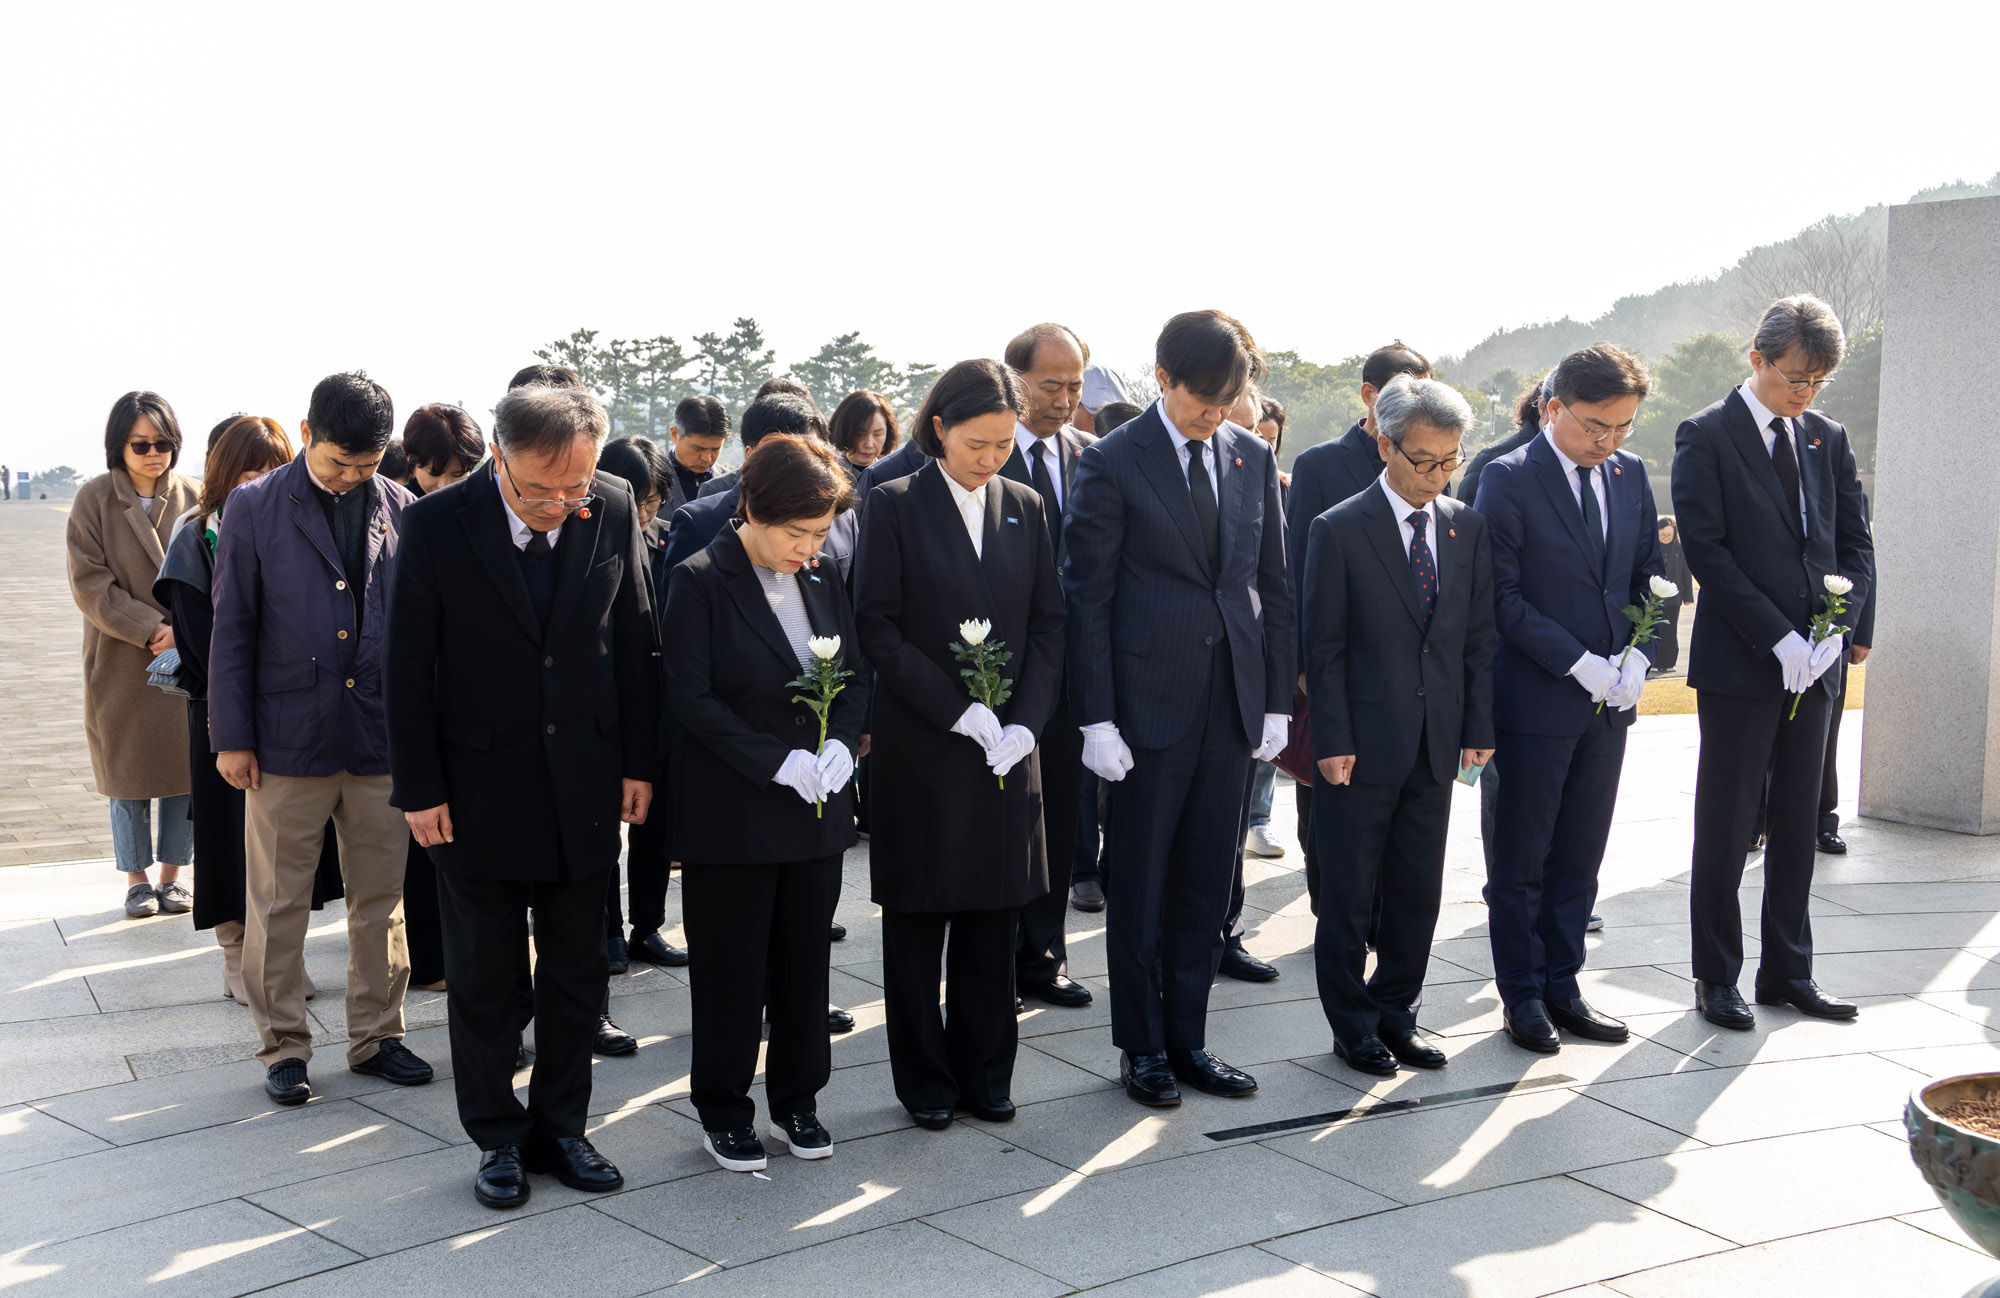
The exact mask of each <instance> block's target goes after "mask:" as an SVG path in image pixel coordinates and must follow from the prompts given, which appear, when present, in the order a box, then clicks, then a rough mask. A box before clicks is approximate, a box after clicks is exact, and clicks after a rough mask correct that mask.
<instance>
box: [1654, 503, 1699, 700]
mask: <svg viewBox="0 0 2000 1298" xmlns="http://www.w3.org/2000/svg"><path fill="white" fill-rule="evenodd" d="M1660 562H1661V564H1663V565H1664V569H1665V571H1664V575H1665V576H1666V579H1667V580H1668V581H1670V582H1672V583H1673V584H1674V585H1675V586H1678V587H1679V588H1680V592H1681V593H1680V594H1679V595H1676V596H1675V597H1674V598H1672V599H1670V600H1666V601H1665V602H1663V603H1662V604H1661V605H1660V613H1661V616H1663V617H1664V618H1665V619H1666V620H1665V621H1664V622H1662V623H1660V638H1659V642H1658V643H1657V644H1655V645H1652V646H1650V648H1652V649H1653V650H1654V652H1653V655H1652V657H1653V667H1652V670H1653V671H1654V672H1670V671H1672V670H1673V669H1674V667H1675V666H1676V665H1677V664H1678V663H1679V662H1680V660H1681V630H1680V628H1681V607H1682V606H1683V605H1685V604H1687V603H1689V602H1690V601H1692V600H1693V599H1694V574H1693V573H1691V572H1689V571H1688V561H1687V556H1686V555H1685V554H1683V553H1681V534H1680V525H1679V524H1677V523H1675V522H1674V516H1673V515H1672V514H1662V515H1660Z"/></svg>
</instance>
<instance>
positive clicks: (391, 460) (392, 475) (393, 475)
mask: <svg viewBox="0 0 2000 1298" xmlns="http://www.w3.org/2000/svg"><path fill="white" fill-rule="evenodd" d="M375 472H376V473H378V474H380V475H381V476H382V477H385V478H387V479H388V480H389V481H391V482H400V483H402V484H403V485H404V486H408V485H409V480H410V457H409V456H407V455H405V454H403V442H402V439H401V438H391V439H390V441H389V444H388V445H387V446H385V447H383V448H382V462H381V463H380V464H378V465H376V466H375Z"/></svg>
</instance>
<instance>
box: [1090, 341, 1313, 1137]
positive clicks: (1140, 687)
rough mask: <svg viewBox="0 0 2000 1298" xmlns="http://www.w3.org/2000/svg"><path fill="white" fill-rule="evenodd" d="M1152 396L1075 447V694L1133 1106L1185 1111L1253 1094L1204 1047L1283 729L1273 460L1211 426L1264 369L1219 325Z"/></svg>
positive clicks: (1282, 625) (1171, 363)
mask: <svg viewBox="0 0 2000 1298" xmlns="http://www.w3.org/2000/svg"><path fill="white" fill-rule="evenodd" d="M1154 357H1155V362H1156V365H1155V369H1154V374H1155V377H1156V378H1157V379H1158V381H1159V385H1160V392H1161V396H1160V400H1159V401H1158V402H1157V403H1155V404H1154V405H1153V407H1152V408H1151V409H1149V410H1148V411H1147V412H1146V413H1145V414H1143V415H1140V416H1139V417H1138V418H1137V419H1134V420H1133V421H1132V422H1131V423H1129V424H1126V425H1125V426H1124V427H1122V428H1120V429H1118V430H1117V431H1116V432H1113V433H1111V434H1110V435H1108V436H1106V437H1105V438H1103V439H1102V440H1101V441H1099V442H1097V443H1096V444H1095V445H1093V446H1090V447H1087V448H1085V450H1084V452H1083V455H1082V456H1081V457H1080V458H1079V459H1078V461H1077V470H1076V477H1075V480H1074V483H1073V485H1072V490H1071V495H1070V499H1069V506H1068V516H1069V517H1068V522H1067V523H1065V524H1064V529H1063V530H1064V549H1065V550H1066V551H1067V557H1066V558H1065V560H1064V573H1063V586H1064V593H1065V596H1066V599H1067V605H1068V611H1069V633H1068V648H1069V663H1068V668H1067V670H1068V676H1069V692H1070V705H1071V709H1072V713H1073V717H1074V719H1075V720H1076V721H1077V722H1078V723H1079V725H1081V727H1082V729H1083V735H1084V753H1083V761H1084V765H1085V766H1087V767H1088V768H1089V769H1090V770H1092V771H1093V772H1095V773H1096V774H1097V775H1099V776H1101V777H1102V778H1104V779H1106V780H1109V781H1113V782H1114V783H1113V785H1112V790H1111V808H1110V816H1111V854H1112V868H1111V874H1112V878H1113V880H1114V881H1115V882H1114V883H1113V885H1112V887H1111V888H1110V890H1109V902H1110V909H1109V912H1108V916H1107V921H1108V936H1107V946H1108V949H1109V953H1110V974H1111V1033H1112V1039H1113V1040H1114V1041H1115V1042H1116V1043H1117V1044H1118V1047H1119V1048H1120V1049H1121V1050H1122V1051H1124V1061H1123V1067H1122V1072H1123V1075H1124V1080H1125V1089H1126V1093H1127V1094H1128V1095H1130V1096H1131V1097H1132V1098H1133V1099H1135V1100H1138V1101H1139V1102H1140V1103H1142V1104H1150V1105H1173V1104H1178V1103H1180V1090H1179V1088H1178V1087H1177V1086H1176V1085H1175V1081H1176V1079H1178V1080H1179V1081H1182V1082H1186V1083H1188V1084H1189V1085H1192V1086H1195V1087H1198V1088H1200V1089H1202V1090H1205V1091H1208V1092H1210V1093H1211V1094H1217V1095H1248V1094H1250V1093H1251V1092H1253V1091H1255V1090H1256V1088H1257V1083H1256V1081H1255V1080H1254V1079H1252V1078H1251V1077H1250V1076H1249V1074H1247V1073H1244V1072H1243V1071H1241V1070H1240V1069H1236V1068H1232V1067H1230V1066H1229V1065H1228V1064H1225V1063H1223V1062H1222V1061H1221V1060H1219V1059H1217V1058H1216V1057H1215V1056H1214V1055H1211V1054H1210V1053H1208V1051H1207V1050H1206V1049H1205V1044H1206V1020H1207V1016H1208V992H1209V987H1210V985H1211V984H1212V983H1213V982H1214V979H1215V970H1216V963H1217V961H1218V959H1219V958H1220V956H1221V944H1220V943H1219V942H1218V941H1217V940H1216V936H1217V934H1218V933H1220V932H1221V929H1222V921H1223V915H1224V912H1225V911H1227V909H1228V907H1229V885H1230V880H1231V879H1232V878H1233V876H1234V871H1235V862H1236V849H1237V847H1238V846H1239V844H1240V842H1241V837H1240V826H1241V824H1242V802H1243V786H1244V771H1245V766H1246V763H1247V762H1248V761H1249V759H1250V758H1251V757H1252V756H1253V755H1255V756H1257V757H1261V758H1270V757H1275V756H1276V755H1277V753H1278V751H1279V750H1280V749H1282V748H1283V747H1284V744H1285V739H1286V736H1287V733H1288V731H1289V728H1290V721H1291V711H1290V707H1291V697H1292V684H1293V675H1294V671H1293V657H1292V653H1293V643H1294V636H1293V630H1292V603H1291V592H1290V590H1289V588H1288V584H1287V582H1286V578H1285V537H1284V531H1283V529H1282V528H1281V527H1280V526H1279V522H1278V520H1279V517H1280V515H1279V506H1278V463H1277V460H1276V459H1275V458H1274V457H1273V456H1272V454H1271V449H1270V447H1268V446H1266V445H1265V444H1264V441H1263V439H1261V438H1259V437H1258V436H1257V435H1256V434H1255V433H1247V432H1244V431H1243V430H1241V429H1238V428H1234V427H1225V426H1224V423H1223V417H1224V415H1225V414H1226V413H1227V412H1228V410H1229V407H1230V406H1231V405H1233V404H1235V401H1236V398H1237V397H1238V395H1240V394H1241V393H1242V391H1243V389H1244V388H1245V387H1246V386H1248V385H1249V384H1251V383H1252V382H1254V381H1255V380H1256V379H1257V377H1258V376H1259V375H1261V374H1262V373H1263V372H1264V358H1263V354H1262V353H1261V352H1259V351H1258V350H1257V344H1256V342H1255V341H1254V340H1252V338H1251V337H1250V333H1249V331H1248V330H1247V329H1245V328H1244V327H1243V326H1242V325H1241V324H1240V323H1238V322H1237V321H1236V320H1234V319H1232V318H1231V317H1229V316H1227V315H1224V314H1223V313H1222V312H1220V311H1190V312H1185V313H1183V314H1181V315H1177V316H1175V317H1174V318H1173V319H1171V320H1169V321H1168V322H1167V325H1166V327H1165V328H1164V329H1163V330H1161V332H1160V337H1159V341H1158V343H1157V344H1156V346H1155V349H1154Z"/></svg>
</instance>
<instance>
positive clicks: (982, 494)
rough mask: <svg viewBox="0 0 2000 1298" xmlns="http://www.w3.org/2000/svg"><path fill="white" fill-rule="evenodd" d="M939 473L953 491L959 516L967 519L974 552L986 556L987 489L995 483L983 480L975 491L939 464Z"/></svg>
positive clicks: (967, 527) (967, 529) (953, 501)
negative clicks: (970, 489) (966, 486)
mask: <svg viewBox="0 0 2000 1298" xmlns="http://www.w3.org/2000/svg"><path fill="white" fill-rule="evenodd" d="M938 473H939V475H940V476H942V477H943V478H944V485H945V489H946V490H947V491H949V492H951V503H952V504H954V505H956V506H958V516H959V517H960V518H961V519H963V520H964V521H965V534H966V535H967V536H969V537H971V538H972V552H973V553H974V554H976V555H978V556H979V557H980V558H982V559H983V558H985V557H986V489H987V488H988V487H990V486H992V485H993V484H992V483H990V482H982V483H980V484H979V486H978V488H977V489H976V490H973V491H967V490H966V489H965V488H964V487H961V486H959V485H958V480H957V479H956V478H953V477H952V476H951V475H950V474H949V473H945V472H944V466H943V465H939V466H938Z"/></svg>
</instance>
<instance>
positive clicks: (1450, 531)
mask: <svg viewBox="0 0 2000 1298" xmlns="http://www.w3.org/2000/svg"><path fill="white" fill-rule="evenodd" d="M1444 534H1445V535H1446V536H1448V537H1450V538H1451V539H1452V540H1454V541H1456V540H1457V539H1458V529H1457V528H1455V527H1447V528H1446V529H1445V530H1444Z"/></svg>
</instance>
